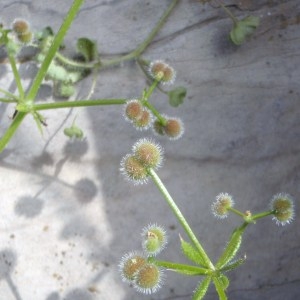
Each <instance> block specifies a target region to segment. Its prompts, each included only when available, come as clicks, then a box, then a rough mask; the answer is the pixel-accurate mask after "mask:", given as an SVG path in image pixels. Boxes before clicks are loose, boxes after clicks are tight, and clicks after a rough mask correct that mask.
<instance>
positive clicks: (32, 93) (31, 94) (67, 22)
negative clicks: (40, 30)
mask: <svg viewBox="0 0 300 300" xmlns="http://www.w3.org/2000/svg"><path fill="white" fill-rule="evenodd" d="M83 2H84V0H74V2H73V4H72V6H71V8H70V10H69V12H68V14H67V16H66V17H65V19H64V22H63V23H62V25H61V27H60V29H59V31H58V32H57V34H56V35H55V37H54V40H53V43H52V45H51V47H50V48H49V51H48V53H47V55H46V57H45V59H44V61H43V63H42V65H41V68H40V69H39V71H38V73H37V74H36V77H35V79H34V81H33V84H32V86H31V88H30V90H29V91H28V93H27V95H26V99H28V100H30V101H32V102H33V101H34V99H35V97H36V95H37V93H38V90H39V88H40V85H41V83H42V81H43V79H44V77H45V75H46V73H47V70H48V68H49V66H50V63H51V61H52V59H53V58H54V56H55V54H56V52H57V50H58V48H59V46H60V45H61V43H62V41H63V39H64V37H65V35H66V33H67V31H68V29H69V27H70V26H71V24H72V22H73V20H74V18H75V16H76V14H77V12H78V10H79V8H80V6H81V5H82V3H83Z"/></svg>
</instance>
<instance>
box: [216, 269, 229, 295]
mask: <svg viewBox="0 0 300 300" xmlns="http://www.w3.org/2000/svg"><path fill="white" fill-rule="evenodd" d="M218 279H219V282H220V284H221V285H222V287H223V290H224V291H225V290H226V289H227V288H228V286H229V279H228V277H227V276H226V275H224V274H222V273H220V275H219V276H218Z"/></svg>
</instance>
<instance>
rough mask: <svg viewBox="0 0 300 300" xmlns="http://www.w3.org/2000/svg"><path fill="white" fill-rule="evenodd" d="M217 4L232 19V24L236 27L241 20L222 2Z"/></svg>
mask: <svg viewBox="0 0 300 300" xmlns="http://www.w3.org/2000/svg"><path fill="white" fill-rule="evenodd" d="M217 2H218V3H219V5H220V6H221V7H222V8H223V9H224V11H225V12H226V13H227V15H228V16H229V17H230V19H231V20H232V22H233V23H234V24H235V25H236V24H237V23H238V21H239V20H238V19H237V18H236V17H235V16H234V14H233V13H232V12H231V11H230V10H229V9H228V8H227V7H226V6H225V5H224V4H223V3H222V2H221V1H217Z"/></svg>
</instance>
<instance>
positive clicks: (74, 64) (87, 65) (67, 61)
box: [55, 52, 100, 70]
mask: <svg viewBox="0 0 300 300" xmlns="http://www.w3.org/2000/svg"><path fill="white" fill-rule="evenodd" d="M55 58H56V59H57V60H59V61H60V62H61V63H62V64H64V65H66V66H67V67H71V68H75V69H84V70H86V69H94V68H95V67H96V66H97V65H99V64H100V62H93V63H85V62H78V61H75V60H72V59H70V58H68V57H66V56H64V55H62V54H61V53H59V52H56V54H55Z"/></svg>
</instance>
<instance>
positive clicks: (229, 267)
mask: <svg viewBox="0 0 300 300" xmlns="http://www.w3.org/2000/svg"><path fill="white" fill-rule="evenodd" d="M245 260H246V256H245V257H244V258H240V259H237V260H235V261H233V262H231V263H229V264H227V265H226V266H224V267H223V268H221V269H220V271H222V272H227V271H231V270H233V269H235V268H237V267H239V266H240V265H242V264H243V263H244V262H245Z"/></svg>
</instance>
